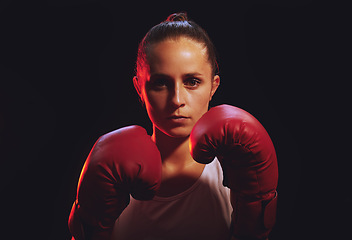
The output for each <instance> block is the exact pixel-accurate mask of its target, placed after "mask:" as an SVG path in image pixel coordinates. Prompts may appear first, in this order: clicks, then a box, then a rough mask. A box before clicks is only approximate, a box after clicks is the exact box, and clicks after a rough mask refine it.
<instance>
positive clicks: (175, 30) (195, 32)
mask: <svg viewBox="0 0 352 240" xmlns="http://www.w3.org/2000/svg"><path fill="white" fill-rule="evenodd" d="M179 37H187V38H189V39H192V40H195V41H197V42H199V43H202V44H204V46H205V47H206V49H207V54H208V60H209V63H210V64H211V68H212V74H213V76H215V74H216V73H217V72H218V64H217V61H216V50H215V47H214V44H213V43H212V41H211V40H210V38H209V36H208V34H207V33H206V31H205V30H204V29H203V28H201V27H200V26H199V25H198V24H196V23H195V22H193V21H191V20H189V19H188V17H187V13H185V12H181V13H174V14H171V15H170V16H168V18H167V19H166V20H165V21H163V22H161V23H159V24H157V25H155V26H154V27H152V28H151V29H150V30H149V31H148V32H147V34H146V35H145V36H144V38H143V39H142V41H141V42H140V43H139V46H138V54H137V61H136V76H137V78H143V76H142V75H143V71H145V68H146V67H148V65H149V64H148V53H149V50H150V48H151V46H152V45H153V44H156V43H159V42H162V41H164V40H167V39H177V38H179Z"/></svg>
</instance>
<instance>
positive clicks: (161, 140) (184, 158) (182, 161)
mask: <svg viewBox="0 0 352 240" xmlns="http://www.w3.org/2000/svg"><path fill="white" fill-rule="evenodd" d="M188 139H189V136H187V137H179V138H178V137H170V136H168V135H166V134H165V133H163V132H162V131H160V130H159V129H157V128H155V127H154V131H153V135H152V140H153V141H154V142H155V144H156V145H157V147H158V149H159V151H160V154H161V159H162V161H163V164H172V165H175V166H176V165H177V166H180V167H182V166H185V165H187V164H189V163H192V162H193V158H192V157H191V154H190V152H189V143H188Z"/></svg>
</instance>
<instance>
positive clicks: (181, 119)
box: [167, 115, 190, 123]
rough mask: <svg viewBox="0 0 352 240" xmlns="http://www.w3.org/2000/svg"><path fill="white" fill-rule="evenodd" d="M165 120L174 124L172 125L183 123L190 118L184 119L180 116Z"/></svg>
mask: <svg viewBox="0 0 352 240" xmlns="http://www.w3.org/2000/svg"><path fill="white" fill-rule="evenodd" d="M167 119H168V120H170V121H172V122H174V123H185V122H186V121H187V120H188V119H190V118H189V117H186V116H181V115H172V116H170V117H168V118H167Z"/></svg>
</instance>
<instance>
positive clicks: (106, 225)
mask: <svg viewBox="0 0 352 240" xmlns="http://www.w3.org/2000/svg"><path fill="white" fill-rule="evenodd" d="M160 182H161V157H160V153H159V150H158V148H157V147H156V145H155V144H154V142H153V141H152V140H151V138H150V136H148V135H147V132H146V131H145V129H144V128H142V127H139V126H130V127H125V128H121V129H118V130H116V131H113V132H111V133H108V134H106V135H103V136H102V137H100V138H99V139H98V141H97V142H96V143H95V145H94V147H93V149H92V150H91V152H90V154H89V156H88V158H87V160H86V162H85V164H84V167H83V169H82V173H81V176H80V179H79V182H78V187H77V198H76V201H75V202H74V204H73V207H72V210H71V213H70V217H69V221H68V225H69V229H70V232H71V234H72V235H73V239H75V240H83V239H85V240H87V239H99V240H104V239H109V240H110V238H111V232H112V229H113V226H114V223H115V221H116V219H117V218H118V217H119V216H120V214H121V213H122V211H123V210H124V209H125V208H126V207H127V205H128V204H129V201H130V194H131V195H132V197H134V198H135V199H139V200H149V199H151V198H152V197H153V196H154V194H155V192H156V191H157V189H158V188H159V186H160Z"/></svg>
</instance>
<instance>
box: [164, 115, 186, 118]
mask: <svg viewBox="0 0 352 240" xmlns="http://www.w3.org/2000/svg"><path fill="white" fill-rule="evenodd" d="M188 118H189V117H186V116H181V115H172V116H170V117H168V119H188Z"/></svg>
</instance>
